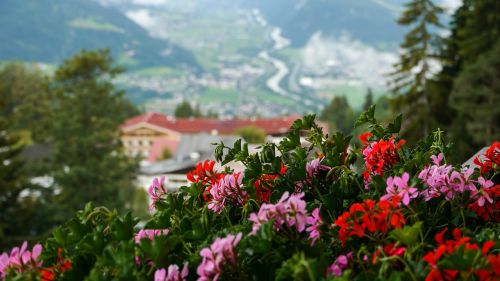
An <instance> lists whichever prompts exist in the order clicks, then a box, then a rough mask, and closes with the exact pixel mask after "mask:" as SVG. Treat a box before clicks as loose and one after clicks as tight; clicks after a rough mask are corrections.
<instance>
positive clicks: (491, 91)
mask: <svg viewBox="0 0 500 281" xmlns="http://www.w3.org/2000/svg"><path fill="white" fill-rule="evenodd" d="M498 54H500V40H499V41H498V43H497V45H496V46H495V47H494V48H493V49H491V50H490V51H488V52H486V53H484V54H483V55H481V56H480V57H479V58H478V59H477V60H476V62H475V63H471V64H468V65H467V66H466V67H465V68H464V70H463V71H462V72H461V73H460V75H459V76H458V77H457V79H456V81H455V86H454V88H453V92H452V93H451V96H450V102H451V105H452V106H453V107H454V108H455V109H456V111H457V112H458V113H459V114H460V115H461V116H464V117H465V120H464V123H465V124H464V125H465V126H463V127H462V128H465V130H466V132H467V133H468V134H469V135H470V136H472V137H473V139H474V141H475V143H476V144H479V145H480V146H485V145H487V144H489V143H490V142H492V141H495V140H498V139H500V106H499V104H500V83H499V79H498V77H500V56H499V55H498Z"/></svg>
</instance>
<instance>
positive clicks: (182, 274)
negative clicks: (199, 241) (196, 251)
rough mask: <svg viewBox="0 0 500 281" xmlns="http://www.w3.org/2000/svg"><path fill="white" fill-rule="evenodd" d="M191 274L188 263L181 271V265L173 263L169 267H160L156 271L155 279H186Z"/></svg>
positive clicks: (180, 280) (173, 280) (168, 280)
mask: <svg viewBox="0 0 500 281" xmlns="http://www.w3.org/2000/svg"><path fill="white" fill-rule="evenodd" d="M188 274H189V268H188V263H187V262H186V263H184V267H183V268H182V271H179V266H178V265H176V264H171V265H169V266H168V269H166V270H165V269H164V268H160V269H157V270H156V272H155V281H185V280H186V277H187V276H188Z"/></svg>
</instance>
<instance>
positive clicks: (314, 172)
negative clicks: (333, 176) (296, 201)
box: [296, 157, 331, 192]
mask: <svg viewBox="0 0 500 281" xmlns="http://www.w3.org/2000/svg"><path fill="white" fill-rule="evenodd" d="M322 160H323V157H319V158H316V159H314V160H311V161H309V162H307V163H306V178H305V180H303V181H301V182H298V183H297V186H296V191H297V192H300V191H302V190H303V188H304V186H305V185H310V184H311V183H312V182H313V179H314V178H316V177H317V176H318V175H319V173H320V171H329V170H330V169H331V167H329V166H326V165H323V164H321V161H322Z"/></svg>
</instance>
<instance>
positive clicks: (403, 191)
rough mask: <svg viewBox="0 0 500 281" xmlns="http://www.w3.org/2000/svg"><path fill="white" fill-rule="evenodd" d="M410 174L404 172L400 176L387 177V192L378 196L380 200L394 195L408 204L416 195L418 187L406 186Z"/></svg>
mask: <svg viewBox="0 0 500 281" xmlns="http://www.w3.org/2000/svg"><path fill="white" fill-rule="evenodd" d="M409 179H410V175H409V174H408V173H404V174H403V176H401V177H394V178H392V177H389V178H387V188H386V191H387V194H385V195H383V196H382V197H380V199H381V200H392V199H393V198H395V197H399V198H401V202H402V203H403V204H404V205H405V206H408V204H410V200H411V199H414V198H416V197H417V196H418V189H417V188H415V187H412V186H408V180H409Z"/></svg>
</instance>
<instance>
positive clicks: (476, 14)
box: [458, 0, 500, 64]
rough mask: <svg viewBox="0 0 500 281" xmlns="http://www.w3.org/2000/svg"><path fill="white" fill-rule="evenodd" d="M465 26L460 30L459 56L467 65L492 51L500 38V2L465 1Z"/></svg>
mask: <svg viewBox="0 0 500 281" xmlns="http://www.w3.org/2000/svg"><path fill="white" fill-rule="evenodd" d="M464 8H465V9H466V10H465V11H464V13H465V15H464V16H465V17H464V20H465V22H464V24H463V26H461V27H460V28H459V29H458V37H459V40H458V45H459V52H458V54H459V55H460V57H461V58H462V59H463V61H464V63H465V64H469V63H475V61H476V59H477V58H478V57H479V56H480V55H482V54H484V53H485V52H487V51H488V50H491V49H492V48H493V47H494V46H495V44H496V42H497V41H498V39H499V38H500V1H498V0H475V1H471V0H466V1H464Z"/></svg>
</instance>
